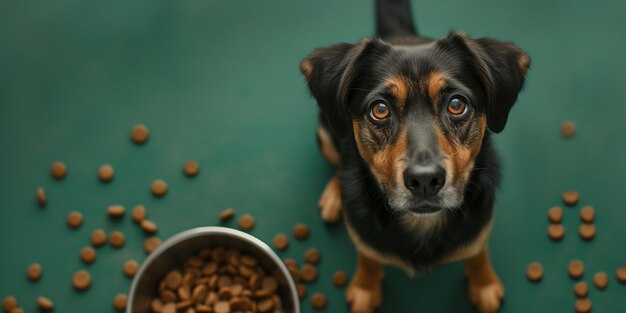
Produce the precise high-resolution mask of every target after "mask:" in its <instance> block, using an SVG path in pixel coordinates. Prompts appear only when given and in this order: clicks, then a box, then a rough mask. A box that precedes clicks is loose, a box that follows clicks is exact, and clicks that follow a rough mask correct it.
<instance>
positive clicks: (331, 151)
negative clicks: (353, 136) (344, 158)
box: [317, 126, 340, 166]
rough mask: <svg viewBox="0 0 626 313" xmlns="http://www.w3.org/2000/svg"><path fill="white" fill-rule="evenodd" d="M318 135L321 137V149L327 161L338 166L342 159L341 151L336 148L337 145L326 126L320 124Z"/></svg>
mask: <svg viewBox="0 0 626 313" xmlns="http://www.w3.org/2000/svg"><path fill="white" fill-rule="evenodd" d="M317 136H318V137H319V139H320V151H321V152H322V155H323V156H324V158H325V159H326V161H328V163H330V164H332V165H334V166H338V165H339V161H340V157H339V152H338V151H337V149H335V145H334V144H333V141H332V139H331V138H330V134H329V133H328V131H327V130H326V128H324V127H322V126H318V127H317Z"/></svg>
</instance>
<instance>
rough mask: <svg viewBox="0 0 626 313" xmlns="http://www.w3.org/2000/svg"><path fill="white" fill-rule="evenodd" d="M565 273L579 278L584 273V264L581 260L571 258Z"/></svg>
mask: <svg viewBox="0 0 626 313" xmlns="http://www.w3.org/2000/svg"><path fill="white" fill-rule="evenodd" d="M567 273H568V274H569V276H570V277H572V278H580V277H582V276H583V274H584V273H585V264H583V262H582V261H581V260H572V261H571V262H569V266H568V267H567Z"/></svg>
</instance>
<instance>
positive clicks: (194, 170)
mask: <svg viewBox="0 0 626 313" xmlns="http://www.w3.org/2000/svg"><path fill="white" fill-rule="evenodd" d="M199 171H200V165H199V164H198V162H196V161H194V160H188V161H186V162H185V164H184V165H183V173H185V175H187V176H188V177H194V176H196V175H198V172H199Z"/></svg>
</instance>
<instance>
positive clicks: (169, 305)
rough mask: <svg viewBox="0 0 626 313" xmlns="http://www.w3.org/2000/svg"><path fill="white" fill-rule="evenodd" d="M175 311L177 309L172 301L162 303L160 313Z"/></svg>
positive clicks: (174, 312) (173, 312) (172, 312)
mask: <svg viewBox="0 0 626 313" xmlns="http://www.w3.org/2000/svg"><path fill="white" fill-rule="evenodd" d="M176 311H177V308H176V304H174V303H173V302H169V303H166V304H165V305H163V309H162V311H161V312H162V313H176Z"/></svg>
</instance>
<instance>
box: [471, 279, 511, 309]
mask: <svg viewBox="0 0 626 313" xmlns="http://www.w3.org/2000/svg"><path fill="white" fill-rule="evenodd" d="M503 297H504V286H503V285H502V283H501V282H500V281H499V280H496V281H494V282H491V283H489V284H482V285H480V284H472V283H471V282H470V283H469V299H470V302H472V304H473V305H475V306H476V308H477V309H478V310H479V311H480V312H483V313H494V312H497V311H498V310H499V309H500V304H501V302H502V298H503Z"/></svg>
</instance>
